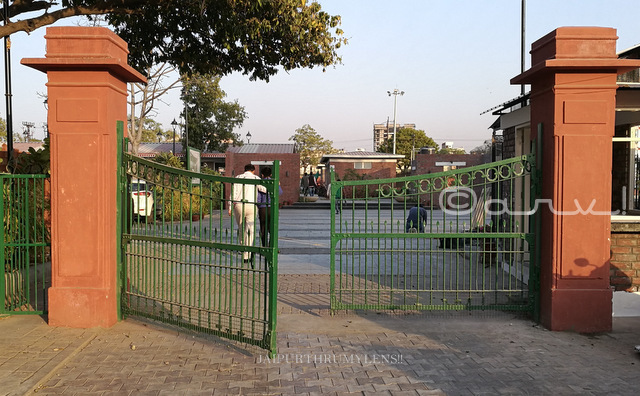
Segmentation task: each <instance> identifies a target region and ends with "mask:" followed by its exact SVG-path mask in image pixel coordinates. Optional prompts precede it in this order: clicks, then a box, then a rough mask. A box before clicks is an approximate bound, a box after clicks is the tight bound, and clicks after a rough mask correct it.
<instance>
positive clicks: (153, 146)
mask: <svg viewBox="0 0 640 396" xmlns="http://www.w3.org/2000/svg"><path fill="white" fill-rule="evenodd" d="M173 152H174V144H173V142H162V143H140V146H139V147H138V157H141V158H153V157H155V156H156V155H157V154H160V153H173ZM174 155H175V156H176V157H178V158H179V159H180V160H182V161H184V153H183V149H182V143H180V142H177V143H176V144H175V154H174ZM200 165H201V167H206V168H209V169H213V170H215V171H218V172H220V173H223V172H224V165H225V153H221V152H218V151H213V152H206V151H205V152H201V153H200Z"/></svg>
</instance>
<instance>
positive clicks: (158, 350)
mask: <svg viewBox="0 0 640 396" xmlns="http://www.w3.org/2000/svg"><path fill="white" fill-rule="evenodd" d="M282 213H283V215H282V218H281V224H280V229H281V236H282V238H283V240H282V245H283V249H289V250H290V252H289V255H288V256H286V257H285V256H284V254H283V257H282V260H281V261H280V262H281V264H282V266H281V269H282V272H281V273H282V275H280V276H279V277H278V281H279V290H278V292H279V295H278V299H279V301H278V327H277V329H278V342H277V344H278V355H277V356H276V357H275V358H273V359H268V357H267V355H266V354H265V352H264V351H263V350H260V349H257V348H247V347H246V346H243V345H240V344H236V343H233V342H231V341H227V340H224V339H219V338H217V337H212V336H204V335H201V334H197V333H192V332H189V331H187V330H184V329H178V328H174V327H169V326H166V325H161V324H157V323H152V322H145V321H141V320H136V319H127V320H126V321H123V322H120V323H118V324H116V325H115V326H113V327H112V328H110V329H91V330H81V329H67V328H53V327H49V326H48V325H47V324H46V322H45V321H44V320H43V319H42V318H40V317H37V316H36V317H34V316H13V317H5V318H0V396H1V395H35V394H38V395H40V394H45V395H51V394H63V395H87V394H91V395H199V394H204V395H236V394H242V395H249V394H260V395H280V394H282V395H309V396H310V395H319V394H328V395H347V394H355V395H378V394H379V395H445V394H446V395H627V394H636V393H638V391H637V389H640V375H638V374H639V370H640V354H638V353H636V352H635V351H634V346H635V345H636V344H640V317H633V318H617V319H614V331H613V332H611V333H609V334H603V335H597V336H585V335H579V334H574V333H558V332H551V331H547V330H545V329H544V328H542V327H539V326H537V325H535V324H534V323H533V322H531V321H529V320H527V319H523V318H519V317H516V316H514V315H511V314H505V313H495V312H490V313H483V312H474V313H473V314H470V313H468V312H463V313H458V314H452V313H444V312H443V313H424V314H416V313H409V314H390V313H385V312H367V313H366V314H364V313H345V312H341V313H338V314H336V315H334V316H332V315H331V314H330V312H329V310H328V306H329V276H328V273H329V271H328V260H327V257H326V246H328V245H327V243H328V242H327V235H328V233H327V229H326V222H327V219H328V217H329V216H328V213H326V211H319V210H318V211H305V213H302V211H289V212H287V211H282ZM301 216H302V217H301ZM300 218H304V219H305V222H304V224H302V223H301V222H300V220H299V219H300ZM301 230H317V231H304V232H306V234H305V233H303V232H302V231H301ZM301 246H302V248H301ZM309 246H313V247H314V249H315V248H316V247H317V248H318V249H324V250H318V253H317V254H312V252H310V251H309V249H310V247H309ZM304 249H306V250H304ZM303 250H304V251H303Z"/></svg>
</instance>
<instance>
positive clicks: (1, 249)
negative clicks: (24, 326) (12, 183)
mask: <svg viewBox="0 0 640 396" xmlns="http://www.w3.org/2000/svg"><path fill="white" fill-rule="evenodd" d="M5 180H6V179H5V177H4V176H3V175H0V188H1V189H2V191H1V194H2V198H0V218H2V219H3V221H4V206H5V198H6V197H5V193H4V189H5ZM6 227H7V224H6V222H4V227H3V229H2V233H0V275H1V276H0V313H6V311H5V306H6V303H7V302H6V300H5V297H6V295H7V293H6V285H5V279H6V277H5V263H6V261H5V260H6V257H5V255H6V247H5V243H6V241H5V232H4V229H5V228H6Z"/></svg>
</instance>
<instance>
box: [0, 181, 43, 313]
mask: <svg viewBox="0 0 640 396" xmlns="http://www.w3.org/2000/svg"><path fill="white" fill-rule="evenodd" d="M0 184H1V186H2V202H0V216H1V217H2V219H3V223H4V228H3V231H4V232H3V233H2V234H1V235H0V249H1V250H2V257H0V271H2V276H0V299H1V300H2V303H0V313H2V314H12V315H15V314H44V313H46V312H47V289H48V287H49V286H50V284H51V239H50V225H51V223H50V213H51V212H50V195H49V179H48V178H47V176H46V175H12V174H0Z"/></svg>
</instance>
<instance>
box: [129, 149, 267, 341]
mask: <svg viewBox="0 0 640 396" xmlns="http://www.w3.org/2000/svg"><path fill="white" fill-rule="evenodd" d="M121 163H122V168H121V172H122V174H121V178H120V180H121V183H120V191H121V198H120V199H121V205H120V206H121V208H122V246H121V256H122V262H123V265H122V269H121V280H122V289H121V290H122V294H121V299H122V301H121V304H120V306H121V307H122V311H123V314H124V315H138V316H144V317H148V318H152V319H155V320H159V321H162V322H166V323H171V324H174V325H178V326H183V327H186V328H190V329H194V330H197V331H202V332H206V333H210V334H214V335H218V336H221V337H225V338H229V339H233V340H237V341H240V342H243V343H248V344H252V345H257V346H259V347H261V348H264V349H267V350H269V351H270V352H271V353H275V348H276V331H275V329H276V286H277V285H276V278H277V251H278V235H277V224H278V221H277V219H278V193H277V191H278V179H277V175H278V163H277V162H275V163H274V166H273V168H274V169H273V174H274V175H276V178H275V179H273V180H246V179H243V180H241V179H237V178H229V177H222V176H216V175H208V174H203V173H193V172H188V171H186V170H183V169H177V168H172V167H168V166H163V165H160V164H158V163H155V162H152V161H149V160H145V159H141V158H138V157H135V156H133V155H131V154H127V153H123V154H122V162H121ZM238 183H242V185H249V186H252V187H251V188H257V186H258V185H261V186H264V187H265V188H266V191H267V193H268V194H269V196H270V197H271V206H270V208H269V209H268V210H269V213H270V218H271V219H272V221H271V222H270V228H269V230H270V235H271V236H270V238H269V240H268V243H267V245H266V246H261V243H260V239H259V238H256V237H255V235H251V237H252V238H251V242H250V243H249V244H248V245H244V244H243V242H242V240H243V231H248V230H249V229H248V227H244V225H243V224H242V223H241V225H240V226H238V225H236V224H237V223H236V221H235V214H234V213H232V214H231V215H230V214H228V212H227V210H226V209H225V208H226V207H228V205H227V204H228V203H229V201H228V198H226V195H225V189H227V188H229V187H230V186H231V185H235V186H238V185H240V184H238ZM243 190H244V189H243ZM249 205H251V206H255V202H243V205H242V207H243V208H244V207H246V208H249ZM247 210H248V209H247ZM257 229H258V222H257V221H256V222H255V230H256V231H257ZM238 231H241V232H238ZM245 257H251V259H247V260H245V259H244V258H245Z"/></svg>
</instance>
